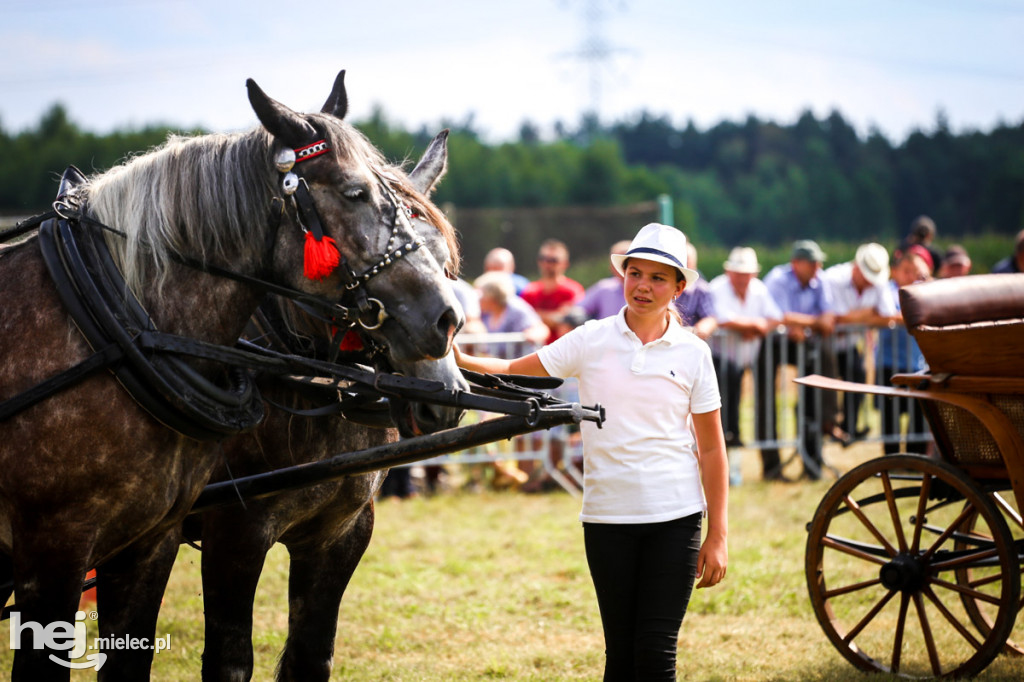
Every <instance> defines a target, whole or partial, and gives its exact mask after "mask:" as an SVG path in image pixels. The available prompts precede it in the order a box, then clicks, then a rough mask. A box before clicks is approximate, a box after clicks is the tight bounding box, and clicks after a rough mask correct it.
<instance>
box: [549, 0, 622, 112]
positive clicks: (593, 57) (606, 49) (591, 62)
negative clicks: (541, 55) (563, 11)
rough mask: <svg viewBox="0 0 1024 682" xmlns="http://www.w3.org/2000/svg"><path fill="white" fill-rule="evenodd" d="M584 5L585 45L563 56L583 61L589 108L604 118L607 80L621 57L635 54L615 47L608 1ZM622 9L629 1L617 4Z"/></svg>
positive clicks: (592, 0)
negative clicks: (606, 25)
mask: <svg viewBox="0 0 1024 682" xmlns="http://www.w3.org/2000/svg"><path fill="white" fill-rule="evenodd" d="M582 2H583V11H582V16H583V25H584V37H583V40H582V42H580V44H579V45H578V46H577V47H576V48H575V49H573V50H570V51H569V52H565V53H562V54H561V55H559V56H560V57H565V58H569V59H574V60H577V61H579V62H582V63H583V64H584V65H585V66H586V68H587V72H588V78H587V86H588V88H587V89H588V95H589V97H588V105H587V112H586V113H587V114H590V115H592V116H594V117H595V118H598V117H600V113H601V96H602V92H603V90H604V87H603V80H604V77H605V75H606V73H607V71H608V67H610V66H611V65H612V62H613V60H614V59H615V57H616V56H617V55H620V54H626V53H630V52H632V50H630V49H628V48H624V47H617V46H615V45H612V44H611V43H610V42H609V40H608V38H607V37H606V35H605V32H604V22H605V19H606V16H607V15H606V12H605V8H604V5H605V4H607V2H606V0H582ZM614 4H617V5H619V6H620V7H621V8H624V7H625V2H616V3H614Z"/></svg>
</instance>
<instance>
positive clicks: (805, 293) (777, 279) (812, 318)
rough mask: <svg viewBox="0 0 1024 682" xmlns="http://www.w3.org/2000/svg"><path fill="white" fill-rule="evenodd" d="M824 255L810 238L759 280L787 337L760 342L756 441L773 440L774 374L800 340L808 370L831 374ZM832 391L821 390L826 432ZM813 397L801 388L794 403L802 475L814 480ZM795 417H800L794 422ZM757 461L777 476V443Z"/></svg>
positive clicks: (830, 307)
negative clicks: (826, 347) (801, 422)
mask: <svg viewBox="0 0 1024 682" xmlns="http://www.w3.org/2000/svg"><path fill="white" fill-rule="evenodd" d="M823 262H825V254H824V252H823V251H822V250H821V247H819V246H818V244H817V243H816V242H814V241H811V240H810V239H801V240H798V241H796V242H794V243H793V251H792V254H791V255H790V259H789V263H784V264H782V265H777V266H775V267H774V268H772V269H771V270H770V271H769V272H768V274H767V275H766V276H765V278H764V284H765V286H766V287H768V292H769V293H770V294H771V296H772V299H773V300H774V301H775V303H776V304H777V305H778V306H779V310H781V311H782V324H784V325H785V326H786V337H785V338H783V337H781V336H775V335H773V336H770V337H768V341H767V342H766V343H765V344H764V345H763V346H762V348H761V352H760V353H759V354H758V360H757V381H755V385H756V388H757V400H756V403H757V404H758V405H760V406H761V408H760V410H759V411H758V413H757V415H756V416H757V418H756V419H755V424H756V427H757V439H758V440H759V441H769V440H770V441H775V440H777V438H778V437H777V435H776V434H777V429H776V424H775V422H776V420H775V418H774V417H775V376H776V374H777V372H778V368H779V365H780V364H794V363H795V362H796V360H797V357H799V356H798V350H799V348H798V347H799V344H803V346H804V350H805V351H806V358H807V363H808V368H811V369H816V371H819V372H821V373H823V374H831V371H830V370H831V364H832V363H831V361H830V360H831V354H830V353H826V352H824V344H823V342H822V339H823V338H825V337H828V336H830V335H831V334H832V332H833V330H834V329H835V323H836V316H835V306H834V304H833V302H832V295H831V293H830V291H829V289H828V287H826V286H825V283H824V281H823V280H822V278H821V276H820V271H821V264H822V263H823ZM829 394H832V395H833V396H834V393H832V392H831V391H824V392H823V393H822V401H821V402H822V403H823V407H822V409H823V412H824V414H825V415H826V416H828V419H829V423H828V424H827V425H826V428H827V429H828V430H831V429H832V427H833V426H834V424H833V423H832V419H833V416H834V414H835V409H834V407H830V406H829V402H830V400H831V402H833V403H834V399H830V398H829ZM818 402H819V401H818V399H817V397H816V396H815V392H814V389H811V390H805V391H804V399H803V401H802V404H801V405H798V406H797V409H798V410H802V411H803V414H804V428H803V433H802V434H801V436H802V438H803V442H804V451H803V452H801V453H800V454H801V456H802V458H803V464H804V476H806V477H808V478H810V479H812V480H817V479H819V478H821V467H822V459H821V433H822V431H821V427H822V425H821V423H820V421H821V415H819V414H818ZM798 421H799V420H798ZM761 464H762V467H763V469H764V477H765V479H767V480H772V479H775V480H778V479H782V478H783V475H782V471H781V463H780V460H779V450H778V448H776V447H765V448H762V449H761Z"/></svg>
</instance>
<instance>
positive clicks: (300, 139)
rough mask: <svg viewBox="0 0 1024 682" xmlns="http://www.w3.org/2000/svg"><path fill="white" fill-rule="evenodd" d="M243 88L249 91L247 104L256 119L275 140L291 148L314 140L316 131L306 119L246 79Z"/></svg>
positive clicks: (254, 82)
mask: <svg viewBox="0 0 1024 682" xmlns="http://www.w3.org/2000/svg"><path fill="white" fill-rule="evenodd" d="M245 87H246V88H247V89H248V91H249V104H251V105H252V110H253V111H255V112H256V117H257V118H258V119H259V120H260V123H262V124H263V127H264V128H266V129H267V132H269V133H270V134H271V135H273V136H274V137H275V138H276V139H278V140H280V141H281V142H283V143H284V144H286V145H288V146H290V147H292V148H295V147H301V146H303V145H307V144H309V143H310V142H312V141H313V140H315V139H316V135H317V132H316V129H315V128H314V127H313V126H312V125H310V124H309V123H308V122H307V121H306V119H304V118H302V116H300V115H299V114H297V113H295V112H294V111H292V110H291V109H289V108H288V107H286V106H285V105H283V104H281V103H280V102H277V101H275V100H273V99H271V98H270V97H268V96H267V94H266V93H265V92H263V90H261V89H260V86H258V85H256V81H254V80H253V79H251V78H250V79H248V80H247V81H245Z"/></svg>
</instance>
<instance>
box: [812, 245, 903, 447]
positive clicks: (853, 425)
mask: <svg viewBox="0 0 1024 682" xmlns="http://www.w3.org/2000/svg"><path fill="white" fill-rule="evenodd" d="M824 280H825V282H826V284H827V285H828V287H829V289H830V290H831V293H832V301H833V303H834V305H835V312H836V322H837V323H838V324H844V325H868V326H873V327H881V326H885V325H887V324H889V321H890V320H891V319H892V318H893V316H895V315H896V314H897V308H896V301H895V300H893V296H892V289H890V288H889V252H888V251H886V249H885V247H884V246H882V245H881V244H876V243H870V244H861V245H860V246H859V247H858V248H857V253H856V255H855V256H854V258H853V260H852V261H849V262H847V263H840V264H839V265H833V266H832V267H830V268H829V269H828V270H826V271H825V273H824ZM860 338H861V333H860V332H859V331H857V332H853V333H851V332H849V331H844V330H840V331H839V332H838V333H837V334H836V335H835V338H834V340H833V348H834V349H835V353H836V367H837V368H838V370H839V374H840V375H841V376H842V378H843V379H846V380H847V381H856V382H858V383H863V382H864V381H865V380H866V379H867V371H866V370H865V369H864V357H863V355H862V354H861V351H860V348H858V346H857V343H858V341H859V340H860ZM863 402H864V394H863V393H844V394H843V419H842V422H843V427H844V428H845V430H846V431H847V432H848V433H850V434H854V435H855V436H857V437H861V436H863V435H865V431H866V430H867V429H866V428H865V429H860V428H858V427H857V416H858V415H859V414H860V406H861V404H862V403H863Z"/></svg>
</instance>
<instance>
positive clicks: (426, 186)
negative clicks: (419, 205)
mask: <svg viewBox="0 0 1024 682" xmlns="http://www.w3.org/2000/svg"><path fill="white" fill-rule="evenodd" d="M448 132H449V131H448V129H447V128H445V129H444V130H442V131H441V132H439V133H438V134H437V137H435V138H434V139H433V140H431V141H430V144H429V145H428V146H427V151H425V152H423V158H421V159H420V162H419V163H417V164H416V167H415V168H413V169H412V172H411V173H409V181H410V182H411V183H412V186H413V187H415V188H416V190H417V191H418V192H420V193H421V194H424V195H427V194H430V190H432V189H434V185H436V184H437V181H438V180H440V179H441V176H443V175H444V173H445V171H446V170H448Z"/></svg>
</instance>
